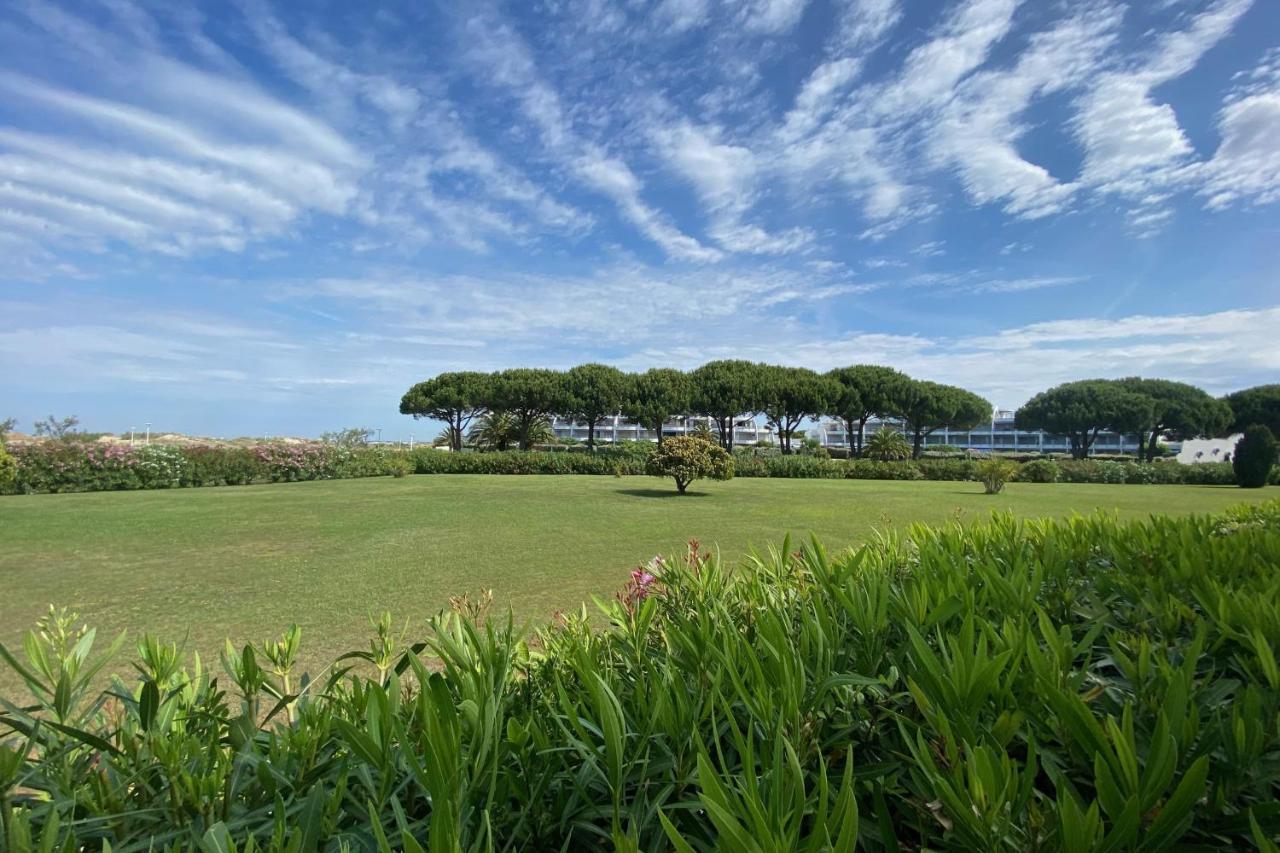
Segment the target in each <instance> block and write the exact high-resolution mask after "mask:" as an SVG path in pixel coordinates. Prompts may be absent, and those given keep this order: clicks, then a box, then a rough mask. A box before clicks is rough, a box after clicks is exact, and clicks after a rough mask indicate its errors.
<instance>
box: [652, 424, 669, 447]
mask: <svg viewBox="0 0 1280 853" xmlns="http://www.w3.org/2000/svg"><path fill="white" fill-rule="evenodd" d="M666 420H667V419H666V418H659V419H658V423H657V425H656V427H655V428H654V432H656V433H657V434H658V446H659V447H661V446H662V425H663V424H664V423H666Z"/></svg>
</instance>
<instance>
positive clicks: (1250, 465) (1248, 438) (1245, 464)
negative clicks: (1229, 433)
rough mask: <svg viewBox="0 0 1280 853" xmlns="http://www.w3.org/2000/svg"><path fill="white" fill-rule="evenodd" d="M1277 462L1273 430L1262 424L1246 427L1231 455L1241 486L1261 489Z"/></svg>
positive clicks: (1237, 479)
mask: <svg viewBox="0 0 1280 853" xmlns="http://www.w3.org/2000/svg"><path fill="white" fill-rule="evenodd" d="M1275 462H1276V437H1275V436H1274V435H1272V434H1271V430H1270V429H1268V428H1267V427H1265V426H1262V425H1261V424H1254V425H1253V426H1250V427H1246V428H1245V431H1244V435H1243V436H1242V437H1241V438H1240V440H1239V441H1237V442H1236V447H1235V451H1234V452H1233V454H1232V456H1231V466H1232V468H1233V469H1234V470H1235V474H1236V482H1237V483H1239V485H1240V488H1242V489H1260V488H1262V487H1263V486H1265V485H1266V484H1267V481H1268V480H1269V479H1270V476H1271V467H1272V466H1273V465H1275Z"/></svg>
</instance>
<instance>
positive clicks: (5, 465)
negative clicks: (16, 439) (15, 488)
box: [0, 440, 18, 489]
mask: <svg viewBox="0 0 1280 853" xmlns="http://www.w3.org/2000/svg"><path fill="white" fill-rule="evenodd" d="M17 478H18V461H17V460H16V459H14V458H13V457H12V456H11V455H10V454H9V451H8V450H5V447H4V441H2V440H0V489H4V488H6V487H8V486H9V484H10V483H12V482H13V481H14V480H16V479H17Z"/></svg>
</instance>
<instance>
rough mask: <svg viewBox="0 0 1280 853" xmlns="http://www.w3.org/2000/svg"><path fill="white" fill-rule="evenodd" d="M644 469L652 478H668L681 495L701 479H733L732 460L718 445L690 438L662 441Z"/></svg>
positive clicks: (675, 437) (685, 436)
mask: <svg viewBox="0 0 1280 853" xmlns="http://www.w3.org/2000/svg"><path fill="white" fill-rule="evenodd" d="M645 467H646V470H647V471H648V473H649V474H651V475H653V476H655V477H671V478H673V479H674V480H675V481H676V491H677V492H679V493H680V494H682V495H683V494H684V491H685V489H687V488H689V484H690V483H692V482H693V481H694V480H697V479H698V478H700V477H705V478H707V479H708V480H730V479H733V457H732V456H730V455H729V452H728V451H727V450H725V449H724V448H723V447H721V446H720V445H718V444H716V443H714V442H711V441H707V440H706V439H705V438H698V437H697V436H692V435H680V436H674V437H672V438H668V439H667V440H666V441H664V442H662V445H661V446H659V447H658V449H657V451H655V452H654V454H653V455H652V456H650V457H649V461H648V462H647V463H646V466H645Z"/></svg>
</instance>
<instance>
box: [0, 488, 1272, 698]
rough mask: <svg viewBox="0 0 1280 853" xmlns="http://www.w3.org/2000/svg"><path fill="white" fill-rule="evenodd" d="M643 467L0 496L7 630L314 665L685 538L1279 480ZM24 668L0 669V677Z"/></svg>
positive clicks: (1261, 493) (1233, 493)
mask: <svg viewBox="0 0 1280 853" xmlns="http://www.w3.org/2000/svg"><path fill="white" fill-rule="evenodd" d="M693 490H694V491H695V492H697V493H696V494H693V493H691V494H690V495H687V496H684V497H678V496H676V495H675V494H674V491H673V489H672V487H671V485H670V484H668V483H665V482H661V481H658V480H654V479H648V478H641V477H630V478H625V479H618V478H614V477H574V476H559V477H510V476H509V477H501V476H471V475H457V476H419V477H409V478H406V479H403V480H393V479H388V478H380V479H369V480H344V481H337V482H316V483H293V484H282V485H270V486H248V487H235V488H223V489H184V490H181V491H157V492H114V493H98V494H84V495H36V496H19V497H0V583H2V584H3V587H2V588H3V590H4V592H3V595H0V642H4V643H5V644H6V645H10V646H12V644H13V643H14V642H15V641H16V640H17V639H18V638H19V637H20V635H21V633H22V631H24V630H25V629H26V628H28V627H30V625H31V624H32V623H33V622H34V620H35V619H37V618H38V617H39V616H40V615H41V613H42V612H44V611H45V609H46V608H47V607H48V605H49V604H50V603H55V604H58V605H59V606H67V607H70V608H73V609H74V610H76V611H78V612H79V613H80V614H81V615H82V616H83V617H84V618H85V619H86V620H87V621H89V622H90V623H91V624H93V625H96V626H97V627H98V628H99V629H100V630H99V634H100V635H103V634H104V633H105V634H113V633H115V632H117V631H119V630H121V629H128V630H129V631H130V633H131V634H137V633H138V632H140V631H141V630H144V629H145V630H150V631H152V632H153V633H156V634H159V635H160V636H162V637H164V638H167V639H181V638H182V637H183V636H184V635H188V634H189V636H190V645H191V646H194V647H196V648H198V649H200V650H201V651H202V652H207V651H211V650H216V649H217V648H219V647H220V646H221V641H222V639H223V638H224V637H227V636H230V637H232V638H233V639H235V640H238V641H241V642H243V641H245V640H250V639H253V640H262V639H264V638H266V637H267V636H269V635H273V634H275V633H276V632H278V631H279V629H281V628H282V627H284V626H285V625H287V624H288V623H290V622H297V623H298V624H300V625H301V626H302V627H303V645H304V649H305V650H306V651H307V653H308V654H307V655H306V657H307V658H308V659H309V660H310V661H311V662H313V663H314V662H315V661H317V660H320V659H327V658H328V657H329V656H331V655H332V654H333V653H335V652H339V651H343V650H346V649H348V648H351V647H352V646H353V645H360V646H363V645H364V641H365V638H366V637H367V636H368V622H367V618H366V617H367V615H368V614H369V613H371V612H377V611H381V610H384V609H390V610H391V611H392V612H393V613H395V614H396V616H397V617H398V618H400V619H402V620H403V619H404V618H405V617H409V618H412V619H414V620H421V619H422V618H423V617H425V616H427V615H428V614H430V613H433V612H434V611H436V610H437V609H439V608H440V607H442V606H444V605H445V604H446V603H447V600H448V597H449V596H450V595H452V594H455V593H460V592H466V591H470V592H475V591H476V590H479V589H482V588H492V589H493V591H494V594H495V598H496V602H497V604H498V605H499V606H500V607H504V608H505V607H506V606H507V605H510V606H511V607H512V608H514V609H515V611H516V612H517V614H518V615H519V616H520V617H521V618H531V619H538V620H541V619H545V618H547V617H548V616H549V615H550V614H551V613H552V612H554V611H555V610H556V609H557V608H570V607H575V606H576V605H578V604H579V603H580V602H582V601H584V600H587V599H589V597H590V596H592V595H609V594H611V593H612V592H613V591H614V590H616V589H617V588H618V587H619V586H620V585H621V584H622V583H623V582H624V581H625V580H626V578H627V573H628V571H629V570H630V569H631V568H633V567H634V566H635V565H636V564H638V563H639V562H641V561H644V560H647V559H649V558H650V557H652V556H653V555H654V554H658V553H669V552H672V551H673V550H677V549H680V548H681V547H682V543H683V542H684V541H685V540H686V539H688V538H689V537H697V538H698V539H700V540H701V541H702V542H703V543H704V544H706V545H717V546H719V547H720V549H721V550H722V551H723V552H724V553H725V554H726V555H730V556H735V557H736V556H738V555H740V554H742V553H743V552H744V551H745V550H747V549H748V547H750V546H752V545H755V546H761V547H763V546H767V545H768V544H770V543H773V542H777V541H779V540H780V539H781V538H782V536H783V535H784V534H785V533H787V532H788V531H790V532H793V533H797V534H801V535H805V534H808V533H809V532H814V533H817V534H818V535H819V536H820V537H822V539H823V540H824V542H826V543H827V544H828V546H829V547H834V546H837V545H845V544H849V543H851V542H853V541H856V540H858V539H859V538H861V537H863V536H865V535H866V534H867V533H868V531H870V530H871V529H872V528H873V527H880V526H884V525H886V524H893V525H903V524H907V523H910V522H913V521H926V522H941V521H946V520H949V519H952V518H955V517H957V516H959V517H961V518H963V519H964V520H973V519H980V518H984V517H985V516H986V515H987V514H988V513H990V512H991V511H992V510H994V509H1001V510H1012V511H1013V512H1016V513H1018V514H1019V515H1024V516H1044V515H1057V516H1062V515H1068V514H1070V513H1073V512H1081V513H1085V512H1090V511H1092V510H1094V509H1095V508H1103V509H1107V510H1115V511H1117V512H1118V513H1119V514H1120V515H1121V516H1127V517H1135V516H1145V515H1147V514H1149V513H1153V512H1168V513H1190V512H1211V511H1216V510H1220V509H1222V508H1223V507H1226V506H1228V505H1230V504H1233V503H1238V502H1242V501H1259V500H1263V499H1266V498H1268V497H1272V496H1276V495H1280V490H1275V489H1263V490H1252V491H1245V490H1241V489H1236V488H1226V487H1196V486H1081V485H1063V484H1054V485H1036V484H1030V483H1015V484H1013V485H1011V486H1009V487H1008V488H1007V490H1006V491H1005V493H1004V494H1002V495H999V496H995V497H991V496H986V495H983V494H982V493H981V492H982V489H981V486H979V485H978V484H976V483H951V482H944V483H934V482H879V481H852V480H850V481H843V480H781V479H774V480H765V479H742V480H734V481H732V482H728V483H709V484H704V483H697V484H695V485H694V486H693ZM11 684H12V680H11V678H10V677H9V675H8V674H7V673H3V674H0V687H7V686H10V685H11Z"/></svg>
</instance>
